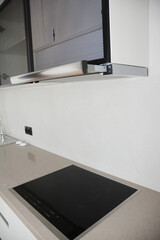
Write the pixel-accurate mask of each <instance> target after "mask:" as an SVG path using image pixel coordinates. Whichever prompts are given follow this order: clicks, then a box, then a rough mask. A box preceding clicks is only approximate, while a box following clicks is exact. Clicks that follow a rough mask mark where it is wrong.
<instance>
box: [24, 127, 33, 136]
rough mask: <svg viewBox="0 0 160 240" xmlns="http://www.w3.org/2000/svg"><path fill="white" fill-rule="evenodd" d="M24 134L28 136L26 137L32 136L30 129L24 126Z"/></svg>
mask: <svg viewBox="0 0 160 240" xmlns="http://www.w3.org/2000/svg"><path fill="white" fill-rule="evenodd" d="M25 133H26V134H28V135H33V133H32V128H31V127H27V126H25Z"/></svg>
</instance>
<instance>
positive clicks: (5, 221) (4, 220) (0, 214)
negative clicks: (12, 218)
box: [0, 213, 9, 227]
mask: <svg viewBox="0 0 160 240" xmlns="http://www.w3.org/2000/svg"><path fill="white" fill-rule="evenodd" d="M0 217H1V218H2V220H3V222H4V223H5V224H6V225H7V227H9V223H8V221H7V220H6V219H5V217H4V216H3V215H2V213H0Z"/></svg>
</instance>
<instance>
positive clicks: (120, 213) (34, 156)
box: [0, 143, 160, 240]
mask: <svg viewBox="0 0 160 240" xmlns="http://www.w3.org/2000/svg"><path fill="white" fill-rule="evenodd" d="M72 164H74V165H77V166H79V167H82V168H85V169H87V170H90V171H92V172H95V173H98V174H100V175H102V176H105V177H108V178H110V179H112V180H115V181H119V182H121V183H124V184H127V185H129V186H131V187H134V188H137V189H139V191H138V192H137V194H135V195H134V196H133V197H131V198H130V199H128V200H127V201H125V202H123V203H122V204H121V205H120V206H119V207H118V208H117V209H116V210H114V211H112V212H111V213H110V214H109V215H107V216H106V217H105V218H104V219H103V220H102V221H100V223H99V224H98V225H96V226H94V227H93V228H92V229H91V230H90V231H88V232H87V233H86V234H85V235H84V236H83V237H82V238H81V239H83V240H106V239H109V240H132V239H133V240H160V193H158V192H156V191H153V190H150V189H147V188H144V187H142V186H138V185H136V184H133V183H130V182H127V181H125V180H122V179H119V178H116V177H114V176H111V175H109V174H106V173H103V172H100V171H98V170H95V169H91V168H89V167H87V166H84V165H82V164H78V163H76V162H73V161H71V160H69V159H66V158H63V157H60V156H58V155H55V154H53V153H50V152H47V151H44V150H42V149H40V148H37V147H34V146H31V145H27V146H25V147H20V146H18V145H16V144H15V143H12V144H9V145H6V146H3V147H0V197H2V199H3V200H4V201H5V202H6V203H7V204H8V206H9V207H10V208H11V209H12V210H13V211H14V213H15V214H16V215H17V216H18V217H19V218H20V219H21V221H22V222H23V223H24V224H25V225H26V226H27V227H28V229H29V230H30V231H31V232H32V233H33V235H35V237H36V238H37V239H38V240H42V239H43V240H58V238H57V237H56V236H55V235H54V234H53V233H52V232H51V231H50V230H49V229H48V228H47V227H46V226H45V225H44V224H43V223H42V222H40V220H39V219H38V218H37V217H36V216H35V215H34V214H33V213H32V212H31V211H30V210H29V209H28V208H27V207H25V206H24V205H23V203H22V202H20V201H19V200H18V199H17V198H16V197H15V196H14V195H13V194H12V193H11V191H10V190H9V189H11V188H13V187H15V186H17V185H20V184H22V183H25V182H28V181H30V180H33V179H35V178H38V177H40V176H44V175H46V174H48V173H51V172H53V171H56V170H59V169H61V168H64V167H67V166H69V165H72Z"/></svg>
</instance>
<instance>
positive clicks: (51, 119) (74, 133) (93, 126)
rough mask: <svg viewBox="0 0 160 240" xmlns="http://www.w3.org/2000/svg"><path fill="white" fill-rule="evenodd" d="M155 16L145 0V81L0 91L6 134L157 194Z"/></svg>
mask: <svg viewBox="0 0 160 240" xmlns="http://www.w3.org/2000/svg"><path fill="white" fill-rule="evenodd" d="M159 12H160V1H159V0H151V1H150V23H149V24H150V63H149V65H150V66H149V70H150V76H149V77H147V78H132V79H114V80H108V79H107V78H104V79H103V80H99V79H100V78H98V77H97V79H98V80H97V81H95V80H91V81H90V78H88V79H87V80H88V81H83V82H79V81H78V82H69V83H64V84H63V83H61V84H55V85H46V86H40V85H38V87H35V85H34V86H32V87H30V86H29V85H25V87H21V88H17V87H15V88H10V89H1V90H0V103H3V104H1V105H0V115H1V116H2V117H3V119H4V122H5V128H6V129H7V133H8V134H9V135H11V136H14V137H17V138H19V139H22V140H25V141H26V142H28V143H31V144H33V145H36V146H38V147H41V148H43V149H46V150H48V151H51V152H54V153H57V154H59V155H62V156H65V157H68V158H70V159H72V160H75V161H77V162H81V163H84V164H86V165H88V166H91V167H94V168H97V169H99V170H102V171H105V172H107V173H110V174H113V175H115V176H118V177H121V178H124V179H127V180H129V181H133V182H135V183H138V184H141V185H144V186H146V187H149V188H152V189H155V190H158V191H160V177H159V176H160V175H159V169H160V161H159V159H160V146H159V145H160V67H159V65H160V45H159V42H160V27H159V26H160V14H159ZM36 86H37V85H36ZM25 125H27V126H32V128H33V136H27V135H25V134H24V126H25Z"/></svg>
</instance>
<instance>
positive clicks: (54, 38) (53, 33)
mask: <svg viewBox="0 0 160 240" xmlns="http://www.w3.org/2000/svg"><path fill="white" fill-rule="evenodd" d="M52 36H53V42H55V40H56V34H55V30H54V28H53V32H52Z"/></svg>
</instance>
